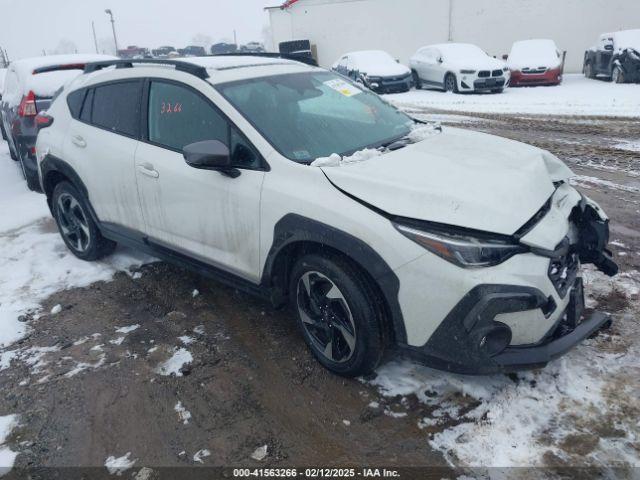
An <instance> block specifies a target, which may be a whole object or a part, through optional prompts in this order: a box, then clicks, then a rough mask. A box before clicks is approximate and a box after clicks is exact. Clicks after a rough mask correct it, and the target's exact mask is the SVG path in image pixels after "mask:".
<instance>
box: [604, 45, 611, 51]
mask: <svg viewBox="0 0 640 480" xmlns="http://www.w3.org/2000/svg"><path fill="white" fill-rule="evenodd" d="M604 49H605V50H606V51H607V52H612V51H613V43H607V44H606V45H605V46H604Z"/></svg>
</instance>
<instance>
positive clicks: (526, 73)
mask: <svg viewBox="0 0 640 480" xmlns="http://www.w3.org/2000/svg"><path fill="white" fill-rule="evenodd" d="M566 53H567V52H560V50H558V47H557V46H556V44H555V42H554V41H553V40H542V39H541V40H522V41H519V42H515V43H514V44H513V47H511V53H510V54H509V55H508V56H506V58H505V60H507V66H508V67H509V70H511V82H510V86H512V87H523V86H532V85H559V84H560V83H561V82H562V74H563V72H564V59H565V56H566Z"/></svg>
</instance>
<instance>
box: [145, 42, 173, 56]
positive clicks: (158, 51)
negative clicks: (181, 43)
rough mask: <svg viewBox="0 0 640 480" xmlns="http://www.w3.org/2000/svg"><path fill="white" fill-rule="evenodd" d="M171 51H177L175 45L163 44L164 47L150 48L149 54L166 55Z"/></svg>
mask: <svg viewBox="0 0 640 480" xmlns="http://www.w3.org/2000/svg"><path fill="white" fill-rule="evenodd" d="M173 52H176V54H177V53H178V52H177V50H176V49H175V47H172V46H169V45H165V46H164V47H158V48H156V49H155V50H152V51H151V54H152V55H153V56H154V57H167V56H169V55H170V54H171V53H173Z"/></svg>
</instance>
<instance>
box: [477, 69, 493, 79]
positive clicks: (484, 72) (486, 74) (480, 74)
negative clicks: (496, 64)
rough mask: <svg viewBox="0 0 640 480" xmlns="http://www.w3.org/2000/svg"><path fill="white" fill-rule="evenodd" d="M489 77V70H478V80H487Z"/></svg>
mask: <svg viewBox="0 0 640 480" xmlns="http://www.w3.org/2000/svg"><path fill="white" fill-rule="evenodd" d="M489 76H491V72H490V71H489V70H480V71H479V72H478V77H480V78H487V77H489Z"/></svg>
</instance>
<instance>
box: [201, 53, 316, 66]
mask: <svg viewBox="0 0 640 480" xmlns="http://www.w3.org/2000/svg"><path fill="white" fill-rule="evenodd" d="M207 56H208V57H265V58H282V59H283V60H293V61H294V62H301V63H306V64H307V65H311V66H312V67H317V66H318V62H316V60H315V58H313V57H309V56H305V55H292V54H290V53H289V54H288V53H278V52H233V53H218V54H215V55H207Z"/></svg>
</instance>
